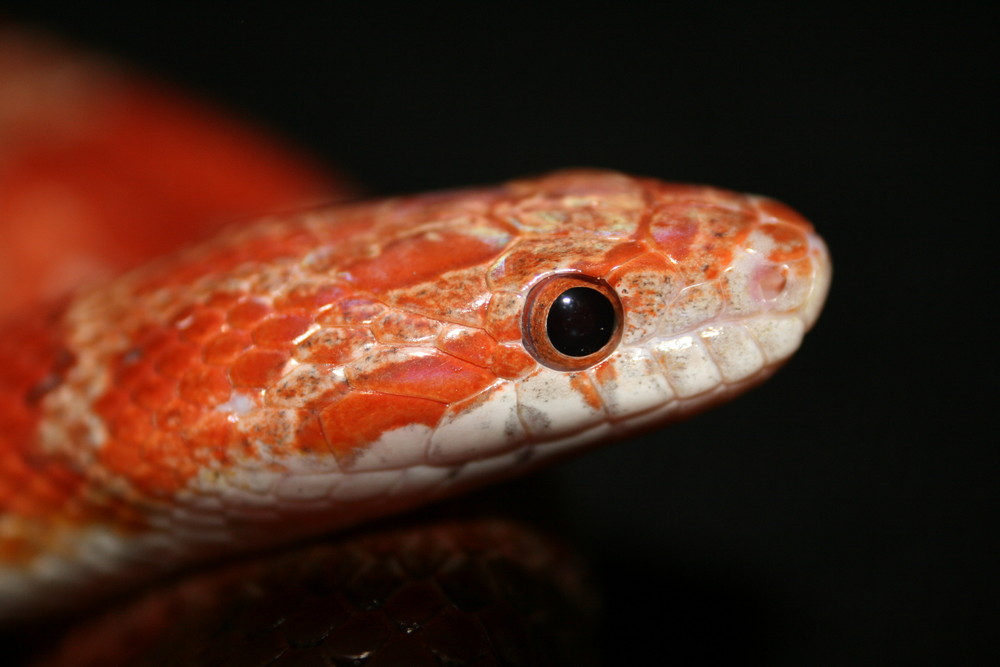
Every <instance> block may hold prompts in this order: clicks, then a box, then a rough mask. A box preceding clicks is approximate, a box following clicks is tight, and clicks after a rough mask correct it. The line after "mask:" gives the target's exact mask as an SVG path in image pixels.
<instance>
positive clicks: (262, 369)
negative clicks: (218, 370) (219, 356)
mask: <svg viewBox="0 0 1000 667" xmlns="http://www.w3.org/2000/svg"><path fill="white" fill-rule="evenodd" d="M290 356H291V353H290V352H289V351H288V350H258V349H251V350H247V351H246V352H244V353H243V354H241V355H240V356H239V357H237V358H236V361H234V362H233V364H232V366H231V367H230V368H229V379H230V380H231V381H232V383H233V386H234V387H254V388H259V387H267V386H270V385H272V384H274V383H275V382H277V381H278V379H279V378H281V373H282V371H283V370H284V367H285V364H286V363H287V362H288V359H289V357H290Z"/></svg>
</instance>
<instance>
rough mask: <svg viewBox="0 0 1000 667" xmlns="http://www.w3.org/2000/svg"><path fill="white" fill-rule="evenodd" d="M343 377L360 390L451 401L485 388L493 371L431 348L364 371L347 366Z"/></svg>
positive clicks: (493, 377)
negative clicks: (416, 354) (423, 352)
mask: <svg viewBox="0 0 1000 667" xmlns="http://www.w3.org/2000/svg"><path fill="white" fill-rule="evenodd" d="M347 381H348V382H350V384H351V386H352V387H355V388H358V389H362V390H368V391H379V392H384V393H387V394H398V395H401V396H413V397H419V398H425V399H429V400H432V401H441V402H443V403H451V402H454V401H458V400H461V399H463V398H467V397H469V396H472V395H473V394H476V393H478V392H479V391H481V390H483V389H485V388H486V387H488V386H489V385H491V384H492V383H493V382H495V381H496V375H494V374H493V373H491V372H490V371H488V370H486V369H485V368H482V367H480V366H475V365H473V364H470V363H468V362H465V361H462V360H460V359H458V358H456V357H453V356H451V355H449V354H445V353H443V352H438V351H431V352H428V353H425V354H420V355H419V356H413V357H410V358H407V359H402V360H399V361H391V362H387V363H385V364H384V365H382V366H380V367H377V368H375V369H371V370H368V369H366V370H365V371H364V372H357V371H354V369H352V368H351V367H348V368H347Z"/></svg>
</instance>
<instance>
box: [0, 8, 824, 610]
mask: <svg viewBox="0 0 1000 667" xmlns="http://www.w3.org/2000/svg"><path fill="white" fill-rule="evenodd" d="M0 30H4V32H3V33H0V74H3V76H0V80H2V81H3V86H4V93H3V94H0V99H2V102H0V216H2V217H0V225H3V228H4V230H5V235H6V238H7V241H6V242H5V244H6V246H7V247H6V248H5V249H4V251H3V254H2V255H0V267H3V268H2V269H0V314H2V315H3V320H2V323H0V622H6V623H10V622H19V621H24V620H25V619H35V618H45V617H46V616H48V615H51V614H54V613H62V612H65V611H66V610H80V609H85V608H87V607H88V606H90V605H94V604H95V603H97V602H99V601H100V600H102V599H106V598H107V597H108V596H110V595H112V594H114V593H118V592H121V591H124V590H128V589H130V588H134V587H136V586H138V585H140V584H142V583H143V582H147V581H150V580H154V579H156V578H158V577H163V576H165V575H167V574H169V573H172V572H177V571H179V570H182V569H185V568H192V567H195V566H197V565H199V564H205V563H214V562H220V561H224V560H225V559H227V558H231V557H234V556H237V555H239V554H246V553H254V552H258V551H261V550H265V549H269V548H273V547H275V546H276V545H283V544H294V543H296V542H298V541H302V540H306V539H308V538H312V537H316V536H320V535H329V534H333V533H336V532H337V531H343V530H345V529H349V528H351V527H356V526H360V525H363V524H365V523H367V522H371V521H372V520H375V519H378V518H379V517H386V516H391V515H396V514H399V513H402V512H404V511H407V510H409V509H411V508H413V507H416V506H418V505H423V504H427V503H430V502H433V501H436V500H440V499H443V498H446V497H453V496H457V495H459V494H462V493H465V492H467V491H469V490H471V489H474V488H477V487H480V486H482V485H484V484H487V483H492V482H495V481H497V480H501V479H506V478H510V477H513V476H516V475H521V474H524V473H526V472H528V471H531V470H535V469H537V468H539V467H541V466H543V465H547V464H549V463H550V462H552V461H556V460H559V459H561V458H564V457H566V456H569V455H575V454H577V453H579V452H581V451H584V450H586V449H588V448H592V447H596V446H600V445H602V444H605V443H607V442H611V441H615V440H620V439H622V438H624V437H627V436H629V435H630V434H634V433H639V432H644V431H648V430H650V429H654V428H661V427H663V426H665V425H667V424H669V423H671V422H674V421H677V420H679V419H683V418H686V417H688V416H690V415H692V414H694V413H697V412H700V411H702V410H705V409H707V408H710V407H713V406H715V405H718V404H720V403H722V402H724V401H725V400H728V399H729V398H731V397H734V396H736V395H738V394H740V393H742V392H743V391H744V390H746V389H748V388H750V387H753V386H755V385H757V384H759V383H760V382H761V381H763V380H764V379H766V378H767V377H769V376H770V375H771V374H772V373H773V372H774V371H775V370H776V369H777V368H778V367H780V366H781V365H782V364H783V363H784V362H785V361H786V360H787V359H788V358H789V357H790V356H791V355H792V354H793V353H794V352H795V351H796V349H797V348H798V347H799V345H800V343H801V341H802V338H803V336H804V334H805V333H806V332H807V331H808V329H809V328H810V327H811V326H812V325H813V324H814V323H815V321H816V319H817V317H818V316H819V313H820V310H821V308H822V305H823V301H824V299H825V296H826V293H827V290H828V287H829V282H830V275H831V265H830V259H829V254H828V251H827V249H826V247H825V245H824V243H823V240H822V239H821V238H820V236H819V235H818V234H817V233H816V232H815V230H814V228H813V226H812V224H811V223H809V222H808V221H807V220H806V219H805V218H804V217H802V216H801V215H800V214H799V213H797V212H796V211H794V210H793V209H791V208H789V207H788V206H786V205H784V204H781V203H779V202H778V201H776V200H774V199H770V198H767V197H764V196H759V195H749V194H741V193H737V192H733V191H730V190H725V189H722V188H717V187H710V186H705V185H697V184H684V183H672V182H665V181H661V180H658V179H656V178H651V177H639V176H632V175H628V174H624V173H620V172H616V171H610V170H602V169H566V170H561V171H555V172H551V173H546V174H542V175H538V176H532V177H524V178H519V179H515V180H511V181H509V182H506V183H503V184H501V185H497V186H481V187H467V188H462V189H456V190H451V191H446V192H433V193H429V194H417V195H405V196H397V197H392V198H387V199H377V200H359V201H348V202H346V203H334V204H331V205H326V204H324V205H318V206H316V205H313V206H309V207H303V205H304V204H305V203H315V202H316V201H317V200H319V199H323V198H326V199H329V200H335V199H343V197H344V192H343V190H342V189H340V186H338V185H337V184H336V182H335V181H333V180H331V179H330V177H329V176H328V173H327V172H326V171H325V170H324V169H323V168H321V167H317V166H316V165H315V164H314V163H312V162H310V161H309V160H308V159H306V158H304V157H302V156H300V155H298V154H296V153H295V152H294V151H291V150H289V149H286V148H284V147H283V146H279V145H278V144H276V143H275V142H273V141H272V140H270V139H269V138H267V137H265V136H263V135H260V134H257V133H254V132H253V131H251V130H250V129H248V128H247V127H245V126H241V125H239V123H237V122H235V121H231V120H230V119H228V118H226V117H225V116H223V115H217V114H216V113H215V112H214V111H213V110H209V109H207V108H206V107H203V106H201V105H199V104H198V103H195V102H191V101H189V100H187V99H186V98H184V97H183V96H180V95H177V94H175V93H174V92H173V91H170V90H168V89H165V88H163V87H161V86H159V85H157V84H151V83H149V82H148V81H146V80H143V79H141V78H139V77H136V76H135V75H133V74H131V73H130V72H127V71H124V70H121V69H120V68H118V67H117V66H114V65H110V64H109V63H107V62H105V61H102V60H100V59H96V58H90V59H88V58H83V57H81V55H80V54H79V53H77V52H76V51H74V50H72V49H67V48H65V47H62V46H61V45H59V44H58V43H52V42H50V41H48V40H46V39H44V38H40V37H38V36H33V35H28V34H26V33H24V32H23V31H20V30H15V29H11V28H2V27H0ZM109 165H110V166H109ZM114 170H117V171H116V172H115V174H116V175H115V177H114V179H112V180H111V183H112V185H111V186H108V185H107V184H106V183H102V182H101V181H100V179H99V178H97V177H96V175H98V174H104V173H108V172H111V171H114ZM157 170H158V171H160V172H162V175H157V174H156V173H154V172H155V171H157ZM115 179H117V180H115ZM169 179H173V180H172V181H171V180H169ZM146 181H148V183H146ZM161 181H162V182H163V183H164V184H165V185H161V184H160V182H161ZM150 184H153V185H150ZM157 187H159V190H157ZM178 193H183V196H181V195H180V194H178ZM255 215H258V216H259V217H258V219H257V220H256V221H255V222H247V223H240V224H225V225H224V224H223V223H230V222H232V221H233V220H239V219H244V218H250V217H252V216H255ZM98 223H99V224H98ZM113 223H117V224H118V226H117V227H115V226H114V224H113ZM196 223H197V226H196ZM99 225H104V227H103V228H104V229H105V230H107V229H110V230H111V231H110V232H109V231H104V232H103V236H102V235H101V232H100V231H98V232H91V231H90V230H91V229H93V228H97V227H99ZM8 230H9V231H8ZM194 230H196V231H194ZM206 230H210V231H211V232H212V233H211V234H208V233H207V232H206ZM85 235H86V236H85ZM198 235H201V236H202V237H203V238H201V239H198V240H196V241H192V242H188V241H186V239H187V238H188V237H190V236H195V237H197V236H198ZM161 248H166V251H162V252H161ZM43 253H44V257H43Z"/></svg>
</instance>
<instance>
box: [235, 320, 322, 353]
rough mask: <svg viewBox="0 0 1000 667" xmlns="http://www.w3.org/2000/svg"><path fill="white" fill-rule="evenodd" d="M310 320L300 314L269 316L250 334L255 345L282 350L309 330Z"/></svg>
mask: <svg viewBox="0 0 1000 667" xmlns="http://www.w3.org/2000/svg"><path fill="white" fill-rule="evenodd" d="M312 321H313V320H312V318H311V317H309V316H308V315H305V314H301V313H287V314H280V315H271V316H270V317H268V318H267V319H265V320H264V321H262V322H261V323H260V324H258V325H256V326H255V327H254V328H253V330H251V332H250V337H251V339H253V342H254V343H255V344H256V345H259V346H261V347H265V348H282V347H286V346H289V345H292V343H293V342H294V341H295V339H296V338H298V337H299V336H301V335H302V334H304V333H305V332H306V331H308V330H309V326H310V325H311V324H312Z"/></svg>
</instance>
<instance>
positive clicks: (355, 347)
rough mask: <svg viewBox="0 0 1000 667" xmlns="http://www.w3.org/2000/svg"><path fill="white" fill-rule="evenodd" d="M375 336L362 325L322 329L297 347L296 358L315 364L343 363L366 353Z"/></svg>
mask: <svg viewBox="0 0 1000 667" xmlns="http://www.w3.org/2000/svg"><path fill="white" fill-rule="evenodd" d="M374 343H375V336H374V335H373V334H372V332H371V331H369V330H368V329H362V328H360V327H334V328H330V329H320V330H319V331H317V332H316V333H314V334H312V335H311V336H309V337H308V338H306V339H305V340H304V341H302V342H301V343H299V344H298V345H297V346H296V347H295V359H296V360H298V361H302V362H308V363H314V364H342V363H345V362H347V361H350V360H351V359H355V358H356V357H358V356H360V355H361V354H364V353H365V352H366V351H367V350H368V349H369V348H370V347H371V346H372V345H373V344H374Z"/></svg>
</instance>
